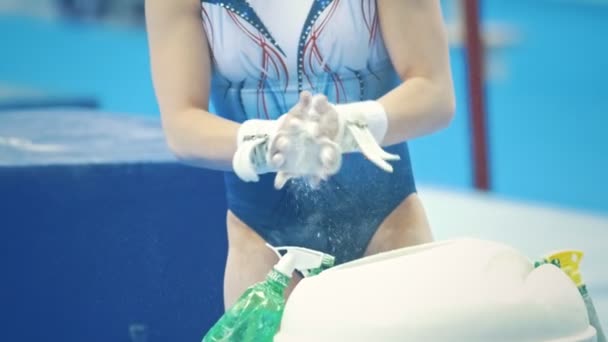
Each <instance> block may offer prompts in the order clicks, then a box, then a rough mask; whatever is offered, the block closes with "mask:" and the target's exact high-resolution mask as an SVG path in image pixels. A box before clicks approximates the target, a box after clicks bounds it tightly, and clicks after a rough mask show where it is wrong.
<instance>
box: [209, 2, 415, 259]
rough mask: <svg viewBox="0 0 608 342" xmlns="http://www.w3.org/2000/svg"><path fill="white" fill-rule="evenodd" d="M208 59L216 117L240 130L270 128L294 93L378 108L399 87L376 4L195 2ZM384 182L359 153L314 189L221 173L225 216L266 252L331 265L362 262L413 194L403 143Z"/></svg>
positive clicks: (381, 173)
mask: <svg viewBox="0 0 608 342" xmlns="http://www.w3.org/2000/svg"><path fill="white" fill-rule="evenodd" d="M201 16H202V19H203V25H204V28H205V32H206V34H207V39H208V41H209V47H210V52H211V54H212V70H213V75H212V81H211V83H212V88H211V101H212V103H213V107H214V108H215V113H216V114H217V115H220V116H222V117H225V118H227V119H230V120H233V121H237V122H243V121H245V120H247V119H254V118H259V119H276V118H278V117H279V116H280V115H282V114H284V113H286V112H287V111H288V110H289V109H290V108H291V107H292V106H293V105H295V104H296V103H297V101H298V96H299V93H300V92H301V91H302V90H309V91H311V92H312V93H313V94H317V93H323V94H325V95H327V97H328V99H329V100H330V101H331V102H333V103H347V102H353V101H361V100H368V99H377V98H379V97H381V96H382V95H384V94H385V93H387V92H388V91H390V90H391V89H392V88H393V87H395V86H396V85H397V84H398V82H400V80H399V79H398V77H397V75H396V73H395V70H394V69H393V66H392V63H391V61H390V58H389V55H388V53H387V51H386V48H385V46H384V42H383V40H382V34H381V32H380V25H379V22H378V16H377V13H376V1H375V0H298V1H285V0H225V1H218V0H203V1H202V10H201ZM386 150H387V151H389V152H391V153H396V154H399V155H400V156H401V160H400V161H398V162H394V163H393V166H394V172H393V173H385V172H384V171H382V170H380V169H378V168H377V167H376V166H375V165H373V164H372V163H371V162H369V161H367V160H366V159H365V158H364V157H363V156H362V155H361V154H358V153H351V154H347V155H345V156H344V161H343V165H342V168H341V171H339V172H338V174H336V175H335V176H333V177H332V178H330V179H329V180H328V181H326V182H323V183H322V184H321V187H320V188H319V189H311V188H309V187H308V186H307V185H306V184H304V182H300V181H297V180H296V181H291V182H290V183H288V184H287V185H286V186H285V187H284V188H283V189H282V190H275V189H274V187H273V182H274V174H265V175H261V177H260V181H259V182H255V183H245V182H243V181H241V180H240V179H239V178H238V177H237V176H236V175H235V174H234V173H232V172H227V173H226V174H225V181H226V190H227V200H228V208H229V209H230V210H231V211H232V212H233V213H234V214H235V215H236V216H237V217H239V219H241V220H242V221H243V222H244V223H246V224H247V225H248V226H250V227H251V228H252V229H254V230H255V231H256V232H257V233H258V234H260V236H261V237H262V238H264V239H265V240H266V241H267V242H269V243H270V244H272V245H275V246H280V245H297V246H302V247H308V248H313V249H317V250H321V251H324V252H327V253H331V254H333V255H334V256H336V261H337V262H338V263H341V262H346V261H349V260H352V259H355V258H358V257H360V256H362V255H363V252H364V250H365V248H366V246H367V244H368V242H369V240H370V239H371V237H372V236H373V234H374V232H375V231H376V229H377V228H378V226H379V225H380V223H381V222H382V221H383V220H384V218H386V216H388V214H390V212H392V210H393V209H395V208H396V206H397V205H399V204H400V203H401V202H402V201H403V200H404V199H405V198H406V197H407V196H408V195H409V194H411V193H413V192H415V190H416V189H415V185H414V179H413V175H412V170H411V165H410V159H409V154H408V148H407V144H405V143H402V144H398V145H394V146H390V147H388V148H386Z"/></svg>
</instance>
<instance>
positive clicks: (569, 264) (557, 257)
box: [536, 250, 606, 342]
mask: <svg viewBox="0 0 608 342" xmlns="http://www.w3.org/2000/svg"><path fill="white" fill-rule="evenodd" d="M582 259H583V252H582V251H576V250H562V251H556V252H553V253H550V254H549V255H548V256H546V257H545V258H544V259H543V260H542V261H540V262H537V263H536V266H539V265H540V264H543V263H550V264H553V265H555V266H557V267H559V268H561V269H562V270H563V271H564V272H565V273H566V274H567V275H568V277H570V279H572V281H573V282H574V284H576V287H577V288H578V291H579V293H580V294H581V296H582V297H583V301H584V302H585V306H586V307H587V314H588V316H589V323H590V324H591V326H592V327H594V328H595V331H596V341H597V342H606V335H605V334H604V331H603V330H602V326H601V324H600V319H599V317H598V315H597V311H596V310H595V305H593V300H591V295H590V294H589V291H588V290H587V286H586V285H585V283H584V282H583V277H582V275H581V272H580V270H579V265H580V262H581V260H582Z"/></svg>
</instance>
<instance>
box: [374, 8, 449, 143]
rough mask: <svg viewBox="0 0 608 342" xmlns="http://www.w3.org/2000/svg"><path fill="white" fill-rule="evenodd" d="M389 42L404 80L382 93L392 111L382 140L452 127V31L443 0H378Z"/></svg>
mask: <svg viewBox="0 0 608 342" xmlns="http://www.w3.org/2000/svg"><path fill="white" fill-rule="evenodd" d="M378 16H379V19H380V27H381V30H382V34H383V38H384V41H385V45H386V48H387V50H388V53H389V55H390V58H391V60H392V63H393V65H394V67H395V69H396V70H397V72H398V73H399V76H400V78H401V80H402V81H403V82H402V83H401V84H400V85H399V86H398V87H396V88H395V89H393V90H392V91H390V92H389V93H387V94H386V95H384V96H383V97H381V98H380V99H378V102H380V104H382V105H383V107H384V109H385V111H386V113H387V116H388V131H387V133H386V135H385V136H384V140H383V141H382V145H385V146H387V145H392V144H395V143H398V142H401V141H405V140H410V139H412V138H416V137H419V136H422V135H426V134H430V133H433V132H434V131H437V130H439V129H442V128H444V127H446V126H447V125H448V124H449V123H450V122H451V120H452V117H453V115H454V110H455V97H454V89H453V82H452V75H451V69H450V62H449V47H448V42H447V34H446V31H445V27H444V25H443V19H442V15H441V8H440V1H439V0H378Z"/></svg>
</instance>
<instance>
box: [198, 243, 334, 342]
mask: <svg viewBox="0 0 608 342" xmlns="http://www.w3.org/2000/svg"><path fill="white" fill-rule="evenodd" d="M267 246H268V247H270V248H271V249H272V250H273V251H274V252H275V253H276V254H277V255H278V256H279V258H280V260H279V262H278V263H277V264H276V265H275V266H274V267H273V269H272V270H271V271H270V272H269V273H268V275H267V276H266V279H265V280H264V281H262V282H259V283H257V284H255V285H253V286H251V287H249V288H248V289H247V290H246V291H245V293H243V295H241V297H240V298H239V299H238V300H237V301H236V303H235V304H234V305H233V306H232V307H231V308H230V309H229V310H228V311H226V313H225V314H224V315H223V316H222V317H221V318H220V319H219V321H218V322H217V323H216V324H215V325H214V326H213V327H212V328H211V329H210V330H209V332H208V333H207V335H205V337H203V342H216V341H224V342H247V341H256V342H257V341H259V342H266V341H268V342H272V340H273V338H274V336H275V334H276V333H277V331H278V329H279V325H280V323H281V318H282V316H283V310H284V308H285V297H284V295H285V289H286V288H287V286H289V283H290V282H291V277H292V274H293V272H294V270H298V271H300V272H301V273H302V274H303V275H304V276H305V277H309V276H314V275H317V274H319V273H320V272H322V271H323V270H324V269H326V268H329V267H332V266H333V265H334V262H335V259H334V257H333V256H331V255H328V254H325V253H321V252H318V251H315V250H311V249H306V248H301V247H289V246H288V247H276V248H275V247H272V246H270V245H268V244H267ZM281 252H285V254H283V255H282V254H281Z"/></svg>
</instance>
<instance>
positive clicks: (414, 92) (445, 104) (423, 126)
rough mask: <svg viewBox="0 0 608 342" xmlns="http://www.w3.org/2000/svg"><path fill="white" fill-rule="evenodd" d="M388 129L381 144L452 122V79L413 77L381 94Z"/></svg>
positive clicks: (420, 134) (394, 141)
mask: <svg viewBox="0 0 608 342" xmlns="http://www.w3.org/2000/svg"><path fill="white" fill-rule="evenodd" d="M378 102H380V104H382V106H383V107H384V109H385V111H386V114H387V119H388V130H387V133H386V135H385V137H384V140H383V141H382V145H384V146H389V145H393V144H396V143H399V142H402V141H407V140H411V139H414V138H417V137H421V136H424V135H428V134H431V133H434V132H436V131H438V130H440V129H443V128H445V127H446V126H447V125H449V123H450V122H451V120H452V118H453V115H454V110H455V99H454V91H453V88H452V85H451V80H449V79H448V80H445V81H437V80H431V79H429V78H424V77H413V78H410V79H408V80H407V81H405V82H403V83H402V84H401V85H400V86H398V87H397V88H395V89H394V90H392V91H391V92H389V93H387V94H386V95H385V96H383V97H381V98H380V99H379V100H378Z"/></svg>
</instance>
